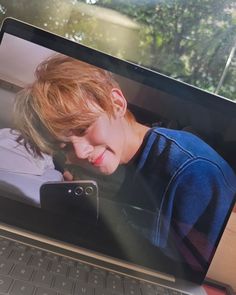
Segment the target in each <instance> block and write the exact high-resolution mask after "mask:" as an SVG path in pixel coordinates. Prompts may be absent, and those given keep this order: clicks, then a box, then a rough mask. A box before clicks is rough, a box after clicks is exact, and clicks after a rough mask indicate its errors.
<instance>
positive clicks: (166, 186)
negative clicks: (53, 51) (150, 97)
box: [14, 55, 236, 269]
mask: <svg viewBox="0 0 236 295" xmlns="http://www.w3.org/2000/svg"><path fill="white" fill-rule="evenodd" d="M14 117H15V126H17V128H18V129H19V131H20V132H21V134H22V138H21V139H22V141H23V143H24V144H25V146H26V147H29V148H30V149H32V150H33V151H34V152H35V154H37V155H41V153H42V152H44V153H48V154H51V155H54V154H55V153H56V152H57V151H58V150H63V151H64V152H65V155H66V157H67V161H68V162H70V163H73V164H74V165H78V166H79V167H92V169H93V170H95V171H97V172H99V173H102V174H105V175H111V174H113V173H114V172H115V171H117V169H118V167H120V165H123V166H125V167H126V168H127V169H126V177H125V179H124V183H123V184H122V187H121V189H120V191H119V194H118V197H119V201H120V202H124V203H128V204H131V205H132V206H134V207H137V208H142V209H143V210H144V211H143V212H150V215H145V216H146V217H147V218H146V217H145V220H141V219H142V218H143V216H144V215H141V216H140V217H138V218H137V216H136V219H135V217H134V214H133V213H132V210H131V211H130V212H129V210H127V211H126V212H125V216H126V217H125V218H126V219H127V224H129V225H130V226H131V227H132V228H133V229H134V231H137V232H138V233H140V234H142V236H144V237H145V238H147V239H148V240H149V241H150V242H151V243H152V244H153V245H155V246H157V247H160V248H161V249H163V251H164V253H165V254H167V255H169V256H174V255H175V254H174V250H173V249H174V248H177V249H178V251H179V252H180V253H182V255H183V257H184V259H185V260H186V261H187V262H188V263H190V264H191V265H192V267H194V268H196V269H199V268H201V265H203V264H205V263H208V261H209V259H210V257H211V254H212V251H214V248H213V247H214V245H215V242H216V239H217V237H218V233H219V232H220V231H221V228H222V226H223V223H224V220H225V216H226V214H227V212H228V210H229V207H230V206H231V204H232V200H233V198H234V196H235V192H236V176H235V174H234V172H233V171H232V169H231V168H230V167H229V165H228V164H227V163H226V162H225V161H224V159H222V158H221V157H220V156H219V155H218V154H217V153H216V152H215V151H214V150H213V149H212V148H211V147H210V146H208V145H207V144H206V143H205V142H203V141H202V140H200V139H199V138H198V137H196V136H194V135H192V134H190V133H188V132H184V131H176V130H170V129H165V128H148V127H147V126H145V125H142V124H140V123H138V122H137V121H136V120H135V118H134V117H133V115H132V114H131V113H130V112H129V111H128V110H127V102H126V99H125V97H124V95H123V93H122V91H121V89H120V87H119V85H118V84H117V82H116V81H115V80H114V79H113V77H112V76H111V74H110V73H108V72H107V71H104V70H102V69H99V68H97V67H95V66H91V65H89V64H86V63H83V62H81V61H78V60H75V59H72V58H70V57H65V56H62V55H57V56H55V57H52V58H50V59H49V60H46V61H45V62H43V63H42V64H41V65H39V67H38V68H37V70H36V80H35V82H34V83H33V84H32V85H30V86H29V87H28V88H26V89H24V90H23V91H22V92H21V93H20V94H19V95H18V97H17V98H16V102H15V110H14ZM66 175H67V178H71V175H70V174H68V173H67V174H65V176H66ZM148 216H149V217H150V218H149V217H148ZM139 219H140V220H139ZM140 224H141V225H140Z"/></svg>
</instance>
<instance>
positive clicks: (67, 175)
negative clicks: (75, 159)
mask: <svg viewBox="0 0 236 295" xmlns="http://www.w3.org/2000/svg"><path fill="white" fill-rule="evenodd" d="M63 177H64V180H67V181H72V180H73V179H74V177H73V175H72V174H71V173H70V171H67V170H66V171H64V173H63Z"/></svg>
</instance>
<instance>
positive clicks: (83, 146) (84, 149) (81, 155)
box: [72, 140, 93, 159]
mask: <svg viewBox="0 0 236 295" xmlns="http://www.w3.org/2000/svg"><path fill="white" fill-rule="evenodd" d="M72 145H73V148H74V152H75V154H76V157H77V158H78V159H87V158H88V157H89V155H90V154H91V152H92V151H93V146H92V145H91V144H89V143H88V142H87V141H86V140H77V141H76V142H72Z"/></svg>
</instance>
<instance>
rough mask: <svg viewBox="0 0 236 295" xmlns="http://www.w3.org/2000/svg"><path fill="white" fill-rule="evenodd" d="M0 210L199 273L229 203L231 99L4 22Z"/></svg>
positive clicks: (23, 223) (112, 250) (35, 226)
mask: <svg viewBox="0 0 236 295" xmlns="http://www.w3.org/2000/svg"><path fill="white" fill-rule="evenodd" d="M0 65H1V68H0V105H1V107H0V128H1V129H0V195H1V198H0V204H1V205H0V216H1V221H2V222H4V223H7V224H10V225H16V226H18V227H21V228H24V229H27V230H30V231H33V232H37V233H40V234H43V235H46V236H49V237H52V238H56V239H59V240H62V241H65V242H69V243H73V244H75V245H79V246H80V247H83V248H86V249H89V250H92V251H95V252H97V253H101V254H103V255H106V256H109V257H114V258H117V259H121V260H122V261H127V262H130V263H133V264H135V265H139V266H143V267H145V268H148V269H152V270H156V271H161V272H164V273H167V274H172V275H175V276H178V277H180V278H185V279H186V278H187V279H190V280H193V281H196V282H200V281H201V280H202V279H203V278H204V276H205V274H206V272H207V269H208V267H209V264H210V262H211V260H212V257H213V255H214V253H215V250H216V247H217V245H218V243H219V240H220V237H221V235H222V233H223V230H224V228H225V226H226V223H227V220H228V218H229V216H230V213H231V210H232V208H233V205H234V202H235V192H236V176H235V171H236V162H235V157H234V155H233V151H234V150H235V145H236V135H235V131H234V127H235V123H236V118H235V111H236V105H235V104H234V103H233V102H230V101H228V100H226V99H224V98H222V97H219V96H216V95H213V94H210V93H207V92H204V91H202V90H200V89H197V88H194V87H192V86H190V85H187V84H184V83H181V82H179V81H176V80H173V79H171V78H169V77H166V76H164V75H161V74H159V73H156V72H153V71H150V70H147V69H144V68H141V67H139V66H137V65H134V64H131V63H128V62H125V61H121V60H118V59H117V58H114V57H111V56H109V55H105V54H103V53H101V52H98V51H96V50H93V49H91V48H86V47H84V46H82V45H78V44H76V43H73V42H71V41H69V40H66V39H63V38H61V37H58V36H55V35H52V34H50V33H48V32H44V31H42V30H40V29H37V28H34V27H31V26H29V25H27V24H24V23H20V22H18V21H16V20H12V19H8V20H7V21H6V22H5V24H4V25H3V27H2V32H1V45H0Z"/></svg>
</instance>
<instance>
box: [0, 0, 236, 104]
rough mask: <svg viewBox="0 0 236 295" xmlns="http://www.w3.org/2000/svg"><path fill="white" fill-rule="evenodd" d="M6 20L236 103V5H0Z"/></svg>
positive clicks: (126, 0)
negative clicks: (12, 19)
mask: <svg viewBox="0 0 236 295" xmlns="http://www.w3.org/2000/svg"><path fill="white" fill-rule="evenodd" d="M6 16H13V17H16V18H19V19H21V20H24V21H27V22H30V23H32V24H34V25H37V26H40V27H42V28H44V29H47V30H49V31H53V32H55V33H57V34H60V35H62V36H65V37H66V38H69V39H71V40H73V41H75V42H81V43H83V44H85V45H88V46H91V47H94V48H96V49H99V50H102V51H105V52H107V53H110V54H113V55H115V56H118V57H120V58H123V59H127V60H130V61H132V62H135V63H138V64H141V65H143V66H146V67H148V68H152V69H154V70H157V71H159V72H162V73H165V74H167V75H170V76H172V77H174V78H176V79H179V80H181V81H185V82H187V83H190V84H192V85H195V86H197V87H200V88H203V89H205V90H208V91H211V92H215V91H217V92H218V93H219V94H220V95H223V96H225V97H227V98H229V99H232V100H235V99H236V85H235V81H236V59H235V54H234V51H235V46H236V3H235V0H165V1H164V0H116V1H114V0H113V1H112V0H84V1H76V0H42V1H38V0H31V1H27V0H21V1H14V0H0V18H1V20H2V19H3V18H4V17H6Z"/></svg>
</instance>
